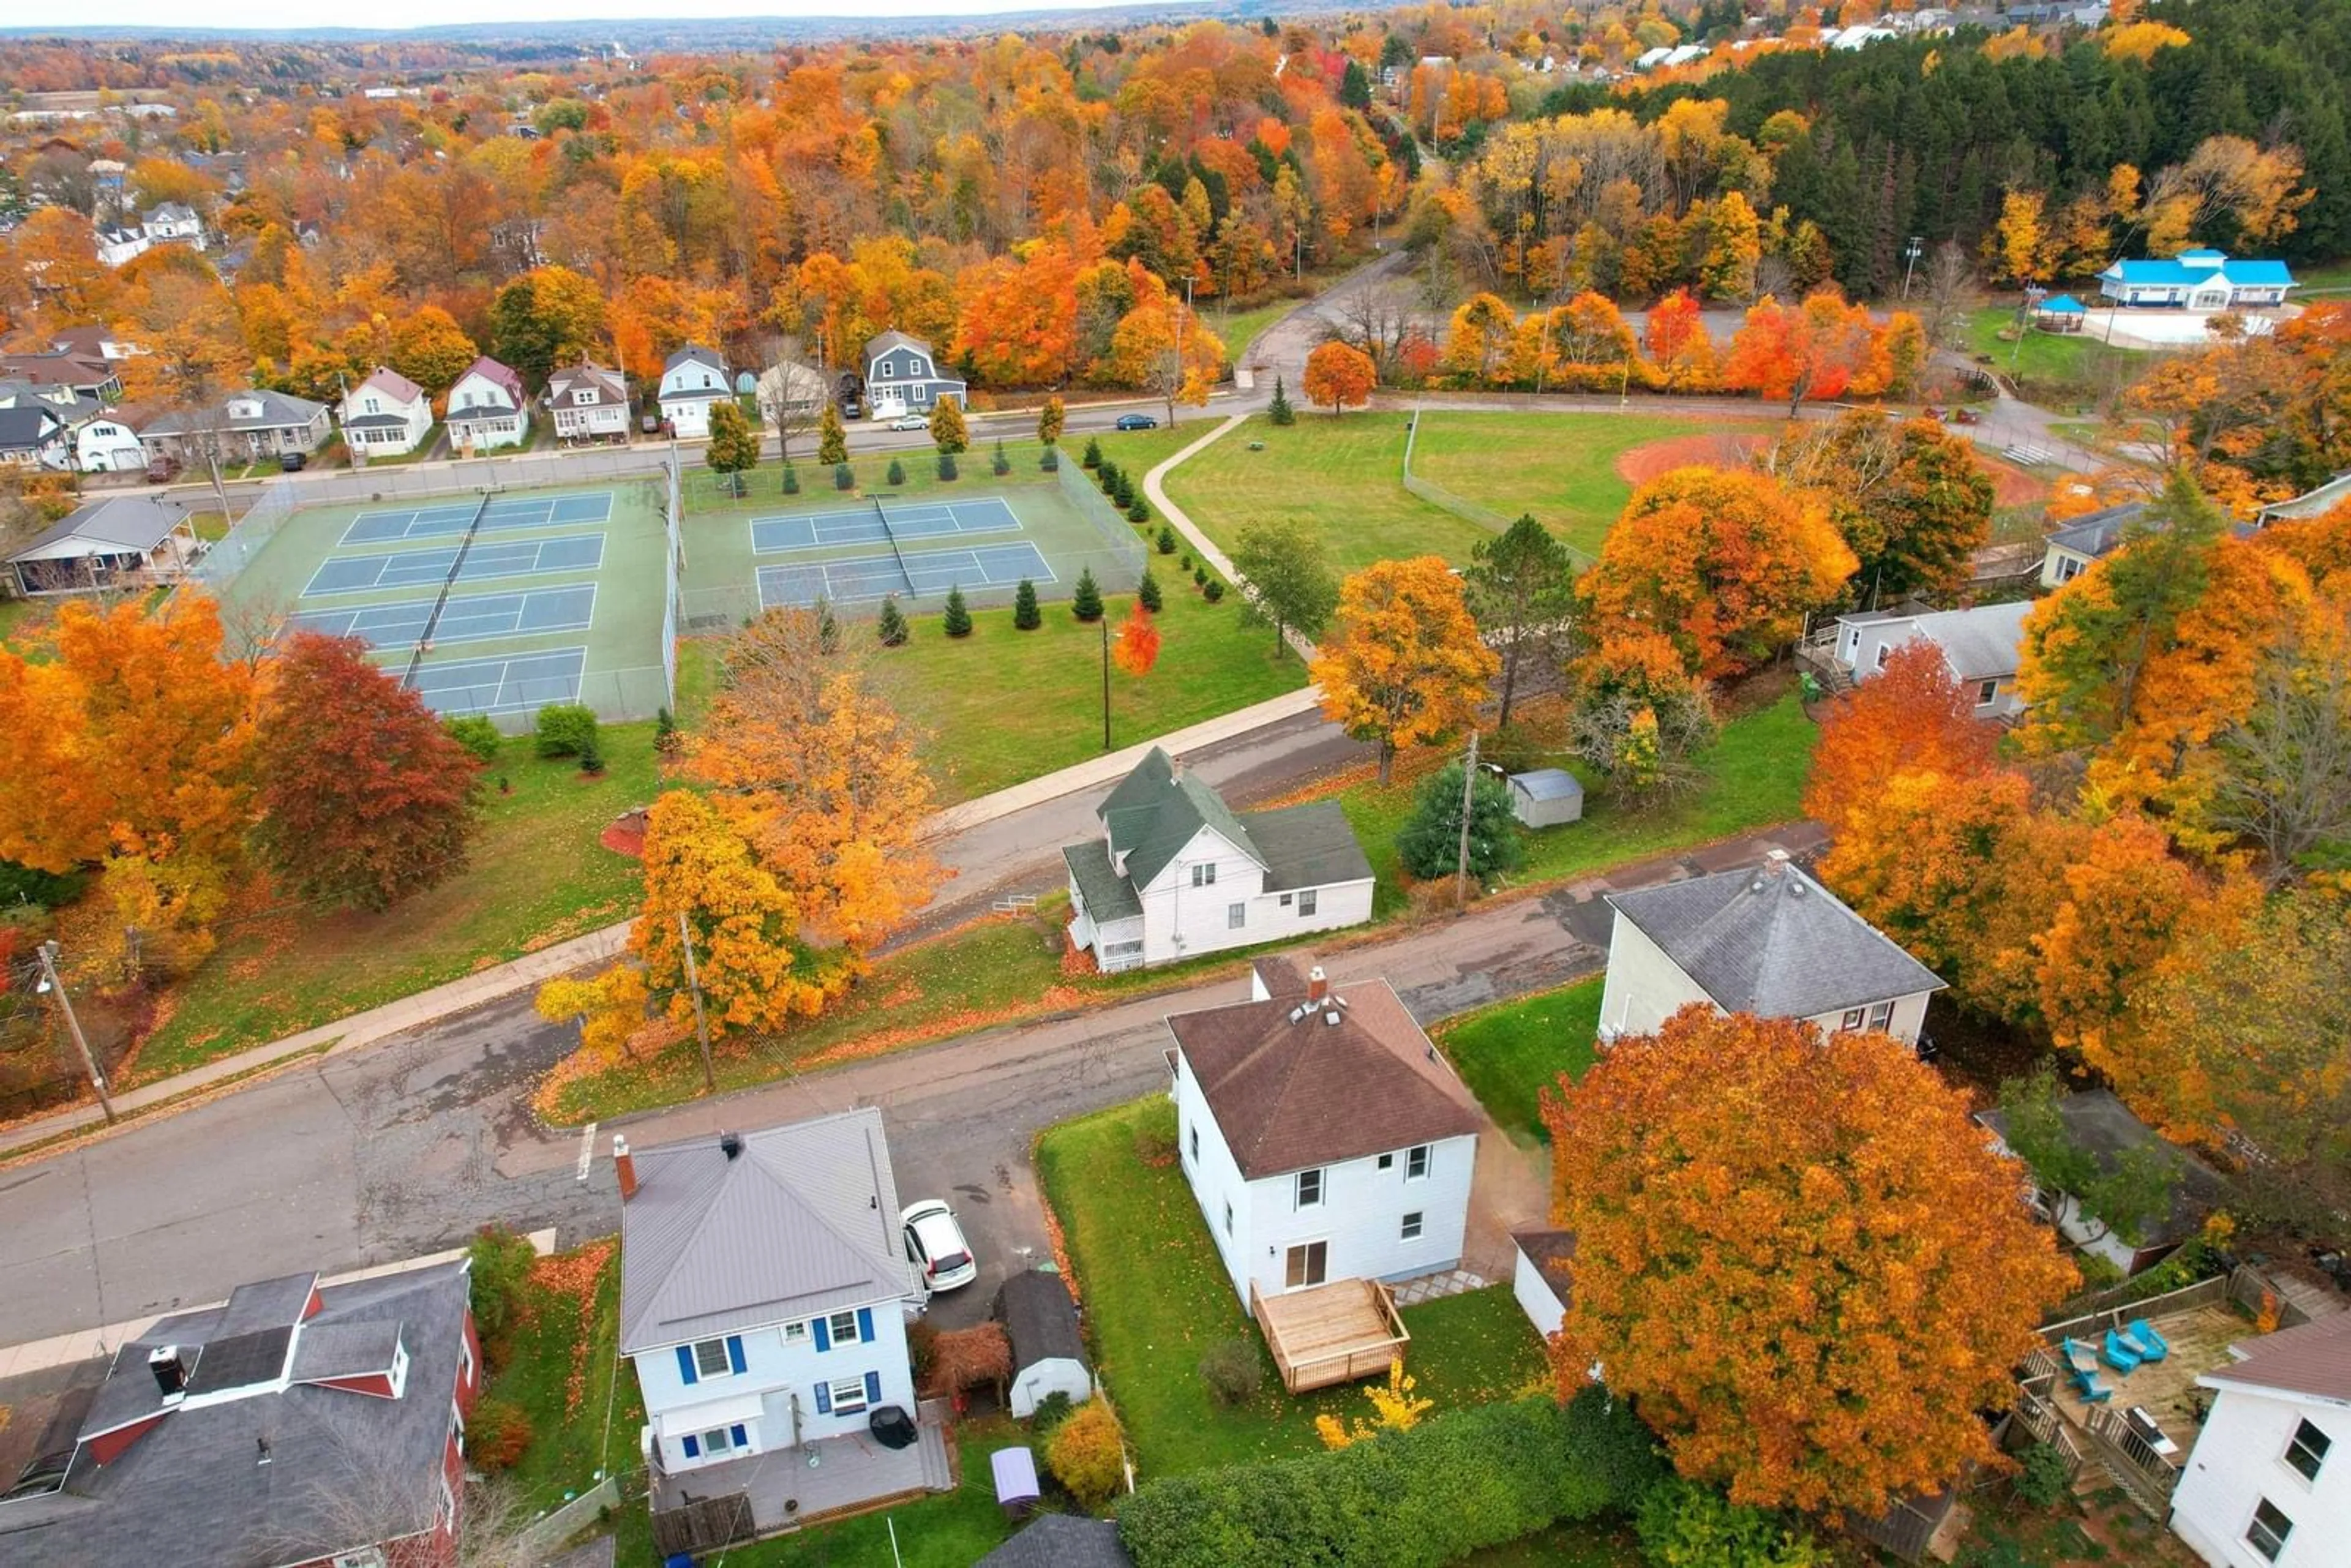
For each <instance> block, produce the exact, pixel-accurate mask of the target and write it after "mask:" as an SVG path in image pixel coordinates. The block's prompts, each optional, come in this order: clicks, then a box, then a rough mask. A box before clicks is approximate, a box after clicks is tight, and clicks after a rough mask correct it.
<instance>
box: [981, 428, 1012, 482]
mask: <svg viewBox="0 0 2351 1568" xmlns="http://www.w3.org/2000/svg"><path fill="white" fill-rule="evenodd" d="M987 466H988V468H989V469H990V471H992V472H993V473H994V474H995V475H996V476H997V477H998V478H1002V477H1003V476H1005V475H1007V474H1009V473H1011V472H1012V459H1011V458H1009V457H1008V456H1006V455H1005V453H1004V437H1002V436H1000V435H999V436H998V437H997V438H996V455H995V456H994V457H992V458H990V459H989V460H988V464H987Z"/></svg>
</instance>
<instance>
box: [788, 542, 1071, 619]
mask: <svg viewBox="0 0 2351 1568" xmlns="http://www.w3.org/2000/svg"><path fill="white" fill-rule="evenodd" d="M1024 577H1025V578H1028V579H1029V580H1030V581H1032V582H1034V583H1036V584H1037V585H1038V586H1039V587H1040V589H1041V588H1043V587H1044V586H1045V585H1046V584H1048V583H1051V582H1055V581H1058V580H1059V579H1057V578H1056V577H1054V575H1053V569H1052V568H1051V567H1050V566H1047V565H1046V564H1045V558H1044V556H1043V555H1042V554H1041V553H1040V552H1039V550H1038V549H1037V547H1036V546H1035V545H1032V544H1027V543H1022V544H1016V545H979V546H976V547H974V548H973V549H942V550H925V551H924V552H922V553H921V554H919V555H910V556H908V557H906V567H905V570H904V571H901V570H899V569H898V560H897V558H896V557H894V556H886V555H872V556H860V557H858V558H857V559H854V560H829V561H826V562H824V563H822V564H821V565H809V566H763V567H761V568H760V569H759V607H760V608H761V609H762V610H772V609H775V608H777V607H778V606H781V605H794V606H800V607H805V606H808V605H810V604H814V603H815V602H816V601H818V600H820V599H821V600H823V601H825V602H826V603H828V604H856V603H861V602H863V601H869V600H876V599H880V598H882V597H883V595H885V594H891V593H906V592H908V591H909V589H910V588H911V590H912V594H911V596H912V597H915V598H925V599H927V598H933V597H939V596H944V595H945V594H946V591H947V590H949V589H951V588H961V589H963V590H964V591H966V592H971V591H975V590H977V589H983V588H995V587H1004V586H1008V585H1010V584H1012V583H1017V582H1019V580H1021V579H1022V578H1024Z"/></svg>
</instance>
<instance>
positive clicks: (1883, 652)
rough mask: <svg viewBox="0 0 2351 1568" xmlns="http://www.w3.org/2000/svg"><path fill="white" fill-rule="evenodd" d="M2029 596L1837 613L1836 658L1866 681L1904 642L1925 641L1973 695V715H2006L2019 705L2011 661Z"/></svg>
mask: <svg viewBox="0 0 2351 1568" xmlns="http://www.w3.org/2000/svg"><path fill="white" fill-rule="evenodd" d="M2031 613H2032V601H2031V600H2019V601H2016V602H2015V603H2013V604H1984V605H1979V606H1977V607H1976V608H1975V609H1972V610H1937V611H1931V612H1909V613H1905V612H1898V611H1890V610H1875V611H1870V612H1867V613H1865V614H1860V615H1840V616H1838V617H1837V640H1836V662H1837V663H1838V664H1842V665H1844V667H1845V668H1846V669H1847V670H1848V671H1850V672H1852V674H1853V678H1854V680H1855V682H1861V681H1866V680H1869V679H1870V678H1872V677H1873V676H1875V675H1876V674H1877V673H1878V672H1879V671H1881V670H1883V669H1884V668H1886V660H1887V659H1888V658H1890V657H1892V656H1893V653H1894V650H1895V649H1896V648H1898V647H1900V646H1902V644H1904V643H1912V642H1919V641H1924V642H1928V643H1933V644H1934V645H1935V646H1936V647H1937V648H1938V649H1939V650H1940V651H1941V653H1942V655H1943V667H1944V668H1945V669H1947V670H1949V672H1950V673H1951V679H1952V680H1954V681H1956V682H1958V683H1959V686H1960V688H1961V689H1962V690H1965V691H1967V692H1968V693H1969V694H1970V695H1971V696H1972V697H1973V698H1974V699H1975V714H1976V716H1977V717H1978V718H2006V717H2008V716H2011V715H2012V714H2018V713H2022V712H2023V711H2024V704H2023V702H2022V699H2020V698H2019V697H2018V696H2017V695H2016V667H2017V664H2018V662H2019V657H2018V655H2019V652H2020V650H2022V648H2023V646H2024V618H2025V617H2026V616H2027V615H2030V614H2031Z"/></svg>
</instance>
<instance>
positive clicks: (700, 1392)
mask: <svg viewBox="0 0 2351 1568" xmlns="http://www.w3.org/2000/svg"><path fill="white" fill-rule="evenodd" d="M870 1310H871V1312H872V1316H873V1340H872V1343H860V1344H851V1345H842V1344H836V1345H834V1346H833V1347H832V1348H831V1349H830V1350H823V1351H820V1350H818V1349H817V1348H816V1345H815V1341H814V1337H813V1335H811V1336H810V1338H809V1339H807V1340H804V1341H801V1342H800V1343H794V1344H787V1343H785V1342H784V1336H783V1326H782V1325H781V1324H770V1325H768V1326H767V1327H765V1328H756V1329H743V1330H740V1331H738V1332H739V1333H740V1334H741V1337H742V1341H743V1370H742V1372H740V1373H738V1374H733V1375H727V1376H724V1377H704V1378H702V1379H700V1380H699V1381H697V1382H695V1383H692V1384H688V1383H687V1382H686V1381H685V1380H684V1378H683V1377H682V1376H681V1375H679V1373H678V1364H677V1349H676V1347H675V1346H674V1345H665V1346H664V1347H663V1348H662V1349H660V1350H653V1351H646V1352H644V1353H643V1354H639V1355H637V1356H634V1357H632V1360H633V1361H634V1362H635V1364H636V1368H637V1385H638V1386H639V1387H640V1388H641V1389H643V1392H644V1398H645V1417H646V1419H647V1420H648V1421H649V1422H650V1423H651V1424H652V1426H653V1439H654V1441H655V1443H656V1444H658V1446H659V1448H660V1452H661V1462H662V1466H663V1468H664V1469H667V1470H670V1471H673V1472H675V1471H679V1470H686V1469H694V1468H695V1467H696V1466H697V1465H703V1464H708V1463H712V1462H714V1460H713V1459H712V1458H710V1457H708V1456H703V1457H698V1458H686V1457H685V1448H684V1439H685V1437H687V1436H688V1435H689V1434H692V1435H696V1436H698V1435H699V1434H700V1433H702V1432H703V1431H705V1430H707V1429H708V1428H710V1427H716V1426H719V1425H723V1424H731V1423H732V1422H740V1423H742V1424H743V1426H744V1427H745V1428H746V1429H747V1435H748V1437H750V1439H751V1442H750V1447H749V1448H748V1449H747V1450H743V1451H744V1452H759V1451H763V1450H765V1449H769V1448H784V1447H787V1446H789V1445H790V1444H792V1443H793V1442H795V1441H799V1440H805V1439H809V1438H816V1437H842V1436H845V1435H848V1434H850V1433H853V1432H862V1431H864V1430H866V1414H867V1412H866V1411H862V1410H861V1411H858V1412H856V1413H855V1414H853V1415H847V1416H834V1415H820V1414H818V1412H817V1407H816V1394H815V1389H816V1385H818V1384H819V1383H820V1382H830V1381H833V1380H840V1379H847V1378H852V1377H862V1376H863V1375H864V1374H866V1373H868V1372H874V1373H879V1374H880V1375H881V1378H882V1397H881V1398H880V1399H879V1400H877V1401H875V1402H874V1404H875V1405H896V1406H901V1407H902V1408H904V1409H905V1410H907V1411H908V1412H910V1413H911V1412H912V1411H913V1410H914V1368H913V1365H912V1364H911V1363H910V1362H909V1361H908V1360H907V1356H906V1316H905V1309H904V1305H903V1303H901V1302H900V1301H896V1300H894V1299H893V1300H887V1301H876V1302H872V1303H871V1307H870ZM714 1337H722V1336H714ZM781 1395H792V1396H797V1401H796V1403H797V1406H798V1410H799V1434H798V1437H795V1436H794V1434H793V1433H792V1432H791V1430H790V1429H789V1428H790V1421H789V1416H787V1414H786V1413H787V1412H788V1411H789V1410H790V1409H791V1408H792V1404H791V1403H788V1402H787V1401H785V1400H784V1399H781V1398H770V1397H768V1396H781ZM754 1399H756V1400H758V1402H759V1403H760V1405H761V1406H763V1410H764V1413H762V1414H756V1415H755V1414H748V1413H747V1412H746V1411H744V1409H743V1406H744V1404H745V1402H746V1401H747V1400H754ZM869 1408H870V1407H869ZM729 1410H733V1411H734V1412H735V1413H734V1414H731V1415H730V1416H728V1422H727V1423H722V1422H719V1421H717V1420H716V1419H712V1418H709V1417H711V1416H715V1415H716V1414H723V1413H726V1412H728V1411H729ZM739 1457H740V1453H739V1452H738V1453H736V1454H721V1455H718V1456H716V1458H718V1459H727V1458H739Z"/></svg>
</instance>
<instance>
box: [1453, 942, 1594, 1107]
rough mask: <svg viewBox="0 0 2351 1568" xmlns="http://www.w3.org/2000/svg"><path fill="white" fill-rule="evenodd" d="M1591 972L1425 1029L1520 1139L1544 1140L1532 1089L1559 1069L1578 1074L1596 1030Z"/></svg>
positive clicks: (1554, 1076)
mask: <svg viewBox="0 0 2351 1568" xmlns="http://www.w3.org/2000/svg"><path fill="white" fill-rule="evenodd" d="M1600 987H1601V981H1600V979H1599V978H1598V977H1594V978H1592V979H1589V980H1578V981H1576V982H1575V983H1574V984H1573V985H1568V986H1562V987H1560V988H1558V989H1556V990H1550V991H1538V992H1536V993H1535V994H1534V995H1532V996H1531V997H1521V998H1519V999H1518V1000H1517V1001H1514V1002H1500V1003H1497V1004H1496V1005H1495V1006H1493V1007H1489V1008H1479V1009H1478V1010H1477V1011H1475V1012H1468V1013H1463V1014H1462V1015H1461V1016H1460V1017H1458V1018H1454V1019H1446V1020H1445V1021H1444V1022H1442V1023H1439V1024H1438V1025H1437V1027H1436V1028H1435V1029H1434V1030H1432V1031H1431V1033H1432V1034H1433V1035H1434V1037H1435V1039H1436V1040H1437V1048H1438V1049H1439V1050H1441V1051H1444V1052H1445V1056H1446V1060H1447V1061H1450V1062H1452V1063H1453V1066H1454V1070H1455V1071H1458V1072H1459V1073H1460V1074H1461V1080H1462V1082H1465V1083H1467V1084H1468V1085H1469V1092H1471V1093H1473V1094H1475V1095H1477V1096H1478V1103H1479V1104H1481V1105H1483V1106H1485V1107H1486V1113H1487V1114H1488V1115H1490V1116H1491V1117H1493V1118H1494V1120H1495V1122H1496V1123H1498V1124H1499V1125H1500V1126H1501V1128H1502V1130H1503V1131H1504V1132H1506V1133H1508V1134H1510V1135H1511V1136H1512V1137H1514V1138H1517V1139H1519V1140H1520V1142H1522V1143H1541V1142H1545V1141H1546V1139H1545V1135H1544V1133H1543V1125H1542V1118H1541V1116H1540V1115H1538V1114H1537V1113H1536V1110H1537V1106H1536V1096H1537V1094H1538V1092H1540V1091H1541V1090H1543V1089H1545V1088H1548V1087H1550V1086H1551V1085H1552V1084H1553V1083H1556V1082H1558V1080H1559V1075H1560V1074H1561V1073H1562V1072H1564V1073H1566V1074H1567V1075H1568V1076H1569V1077H1571V1078H1581V1077H1583V1073H1584V1070H1585V1069H1586V1068H1588V1067H1590V1066H1591V1065H1592V1061H1593V1040H1594V1039H1595V1038H1596V1037H1597V1036H1598V1034H1599V1032H1600Z"/></svg>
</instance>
